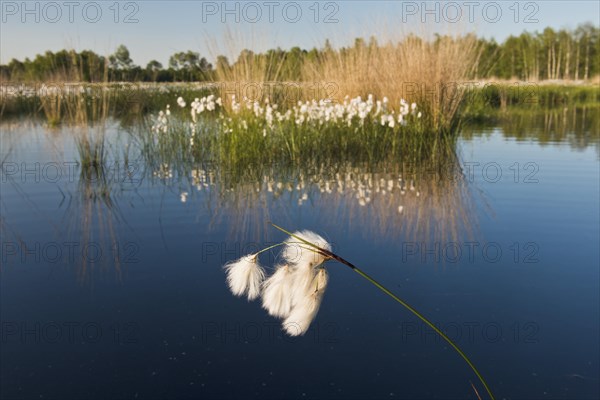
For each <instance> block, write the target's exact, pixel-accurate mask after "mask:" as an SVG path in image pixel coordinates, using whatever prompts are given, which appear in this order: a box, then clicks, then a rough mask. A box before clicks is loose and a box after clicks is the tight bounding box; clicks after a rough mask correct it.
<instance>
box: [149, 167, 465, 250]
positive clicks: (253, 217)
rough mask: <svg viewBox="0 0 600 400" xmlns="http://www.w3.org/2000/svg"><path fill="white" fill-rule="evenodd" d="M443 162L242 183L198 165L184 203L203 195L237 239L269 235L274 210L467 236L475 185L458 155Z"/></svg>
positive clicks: (267, 176) (384, 229) (277, 171)
mask: <svg viewBox="0 0 600 400" xmlns="http://www.w3.org/2000/svg"><path fill="white" fill-rule="evenodd" d="M442 164H443V165H415V164H408V163H403V162H401V161H397V162H393V161H387V162H385V163H380V164H376V165H369V164H355V163H350V162H345V163H342V164H339V165H326V166H320V167H317V168H309V169H307V170H303V169H300V168H287V169H286V168H280V167H266V168H264V170H263V171H262V174H260V175H259V176H258V177H254V178H253V179H250V178H248V179H245V180H241V179H239V177H238V176H231V175H230V174H229V173H228V172H224V171H222V170H220V169H219V168H205V167H198V168H192V169H191V170H190V171H183V174H184V179H186V180H187V185H186V186H185V187H184V188H183V189H182V190H181V192H180V201H181V202H182V203H188V202H191V201H194V200H195V199H201V201H202V202H204V204H205V206H206V207H207V208H209V209H210V210H211V212H212V217H211V223H212V224H219V225H222V224H225V226H230V227H234V229H232V230H231V231H230V237H231V239H232V240H244V239H245V238H246V239H247V238H253V239H258V238H260V239H261V240H265V239H266V238H267V237H268V232H269V231H270V230H272V228H271V227H270V224H269V221H270V220H271V217H272V214H273V213H276V215H278V216H279V217H281V216H282V215H283V216H285V215H289V214H292V215H293V214H295V212H294V210H297V212H301V210H302V209H309V210H310V212H311V213H317V214H318V215H319V216H320V218H321V219H322V220H323V221H324V222H327V223H331V224H334V223H337V224H338V225H339V226H344V225H345V226H346V228H348V229H357V228H359V227H360V230H359V231H360V234H362V235H365V236H369V237H371V238H376V239H383V238H388V239H393V240H397V239H402V240H405V241H424V240H425V241H428V240H438V241H439V240H456V239H457V238H459V237H461V238H463V239H464V238H465V237H470V235H471V234H472V233H473V226H474V225H475V221H474V213H473V212H471V210H470V207H471V198H470V197H471V192H470V189H469V187H468V185H467V183H466V181H465V178H464V175H463V173H462V171H461V169H460V164H459V162H458V159H457V158H456V156H455V157H454V158H451V159H446V160H444V161H443V163H442ZM173 173H174V171H172V170H170V169H169V168H168V166H166V165H161V166H160V168H159V169H158V170H157V171H154V174H153V176H155V177H157V176H160V177H162V179H160V182H162V183H163V184H165V185H167V186H171V185H173V181H174V180H177V179H179V178H178V176H179V175H175V176H174V175H173ZM178 173H182V171H179V172H178ZM286 211H288V213H286ZM290 219H291V218H290ZM279 222H280V223H292V221H291V220H289V221H279Z"/></svg>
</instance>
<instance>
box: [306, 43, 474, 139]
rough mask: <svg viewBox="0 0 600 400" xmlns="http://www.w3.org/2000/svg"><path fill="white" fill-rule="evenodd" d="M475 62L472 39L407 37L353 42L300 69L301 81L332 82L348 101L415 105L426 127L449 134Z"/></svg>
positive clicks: (326, 53) (457, 116)
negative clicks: (378, 100)
mask: <svg viewBox="0 0 600 400" xmlns="http://www.w3.org/2000/svg"><path fill="white" fill-rule="evenodd" d="M478 60H479V47H478V44H477V40H476V38H475V37H474V36H470V35H467V36H456V37H451V36H444V37H440V38H438V39H437V40H435V41H427V40H424V39H421V38H419V37H415V36H409V37H407V38H405V39H403V40H401V41H398V42H391V41H390V42H388V43H386V44H384V45H377V44H376V43H375V42H371V43H369V44H366V43H364V42H362V41H358V42H357V43H356V45H355V46H354V47H353V48H350V49H343V50H342V51H337V50H331V51H328V52H325V53H324V57H323V58H322V59H321V61H320V62H319V63H318V64H316V65H314V64H313V65H311V64H309V65H306V66H305V69H304V76H305V79H307V80H322V81H326V82H335V84H336V85H337V87H338V93H340V94H342V95H350V96H366V95H368V94H369V93H372V94H374V95H375V96H388V97H389V98H390V100H391V102H392V104H398V102H399V101H400V99H401V98H404V99H407V100H408V101H411V102H416V103H417V104H418V105H419V107H420V108H421V109H422V110H423V113H424V115H425V117H426V121H427V126H428V128H429V129H431V130H434V131H436V132H437V131H439V130H444V129H450V128H452V127H454V126H455V125H456V124H457V122H458V119H459V115H458V112H459V109H460V106H461V103H462V101H463V99H464V98H465V93H466V85H465V83H466V82H467V81H468V79H470V78H471V77H472V74H473V72H474V71H475V69H476V67H477V64H478Z"/></svg>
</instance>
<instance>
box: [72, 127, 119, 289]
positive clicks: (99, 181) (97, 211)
mask: <svg viewBox="0 0 600 400" xmlns="http://www.w3.org/2000/svg"><path fill="white" fill-rule="evenodd" d="M105 129H106V127H105V126H101V127H98V128H96V129H94V128H91V127H83V128H80V129H75V130H73V132H72V133H73V137H74V140H75V142H76V145H77V150H78V152H79V161H80V173H79V179H78V182H77V187H78V189H77V193H78V199H76V201H75V202H69V205H70V206H69V207H70V209H69V210H68V211H67V212H68V215H69V217H71V218H72V220H71V223H70V225H69V228H70V230H71V234H72V235H74V236H75V237H78V238H79V239H80V245H81V246H92V247H94V250H95V249H100V251H101V252H102V258H101V259H100V260H99V261H94V260H90V259H88V258H86V257H85V252H84V253H83V258H82V259H81V262H80V263H79V264H78V265H77V276H78V280H79V281H80V282H81V283H82V284H83V283H91V282H92V281H93V276H94V273H95V271H94V269H95V268H98V267H100V268H101V269H106V268H109V269H114V272H115V275H116V278H117V279H118V280H120V279H121V277H122V271H121V259H120V254H121V251H122V249H120V248H119V242H118V236H117V229H116V226H115V224H116V223H117V222H118V221H119V220H120V218H121V217H120V213H119V209H118V205H117V203H116V202H115V201H114V187H115V185H116V184H118V182H120V176H119V175H118V174H119V172H120V171H119V169H118V168H117V171H116V173H117V175H116V176H115V175H113V174H114V173H115V171H113V170H111V165H110V163H111V162H115V163H116V161H115V158H114V157H111V155H110V154H109V153H108V150H107V146H106V140H107V138H106V132H105Z"/></svg>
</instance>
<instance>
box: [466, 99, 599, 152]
mask: <svg viewBox="0 0 600 400" xmlns="http://www.w3.org/2000/svg"><path fill="white" fill-rule="evenodd" d="M497 125H498V126H499V127H501V128H502V132H503V134H504V136H505V137H508V138H515V139H517V140H535V141H536V142H538V143H540V144H542V145H544V144H548V143H554V142H566V143H569V145H570V146H571V147H572V148H573V149H576V150H582V149H585V148H587V147H588V146H595V147H596V148H597V149H598V145H599V141H598V138H599V137H600V111H599V109H598V107H597V106H578V107H564V108H558V109H544V110H535V111H534V110H518V109H514V110H512V109H511V110H510V111H508V112H507V113H498V116H497ZM480 132H481V126H478V125H470V126H467V127H465V128H464V129H463V135H464V136H465V137H467V138H468V137H471V136H477V135H479V134H481V133H480Z"/></svg>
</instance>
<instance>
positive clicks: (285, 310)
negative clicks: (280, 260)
mask: <svg viewBox="0 0 600 400" xmlns="http://www.w3.org/2000/svg"><path fill="white" fill-rule="evenodd" d="M292 272H293V271H292V269H291V268H290V266H289V265H287V264H286V265H280V266H279V267H277V270H276V271H275V273H274V274H273V275H271V276H270V277H269V278H268V279H267V280H266V281H264V283H263V293H262V300H263V308H264V309H265V310H267V312H268V313H269V314H270V315H272V316H274V317H279V318H286V317H287V316H288V315H289V314H290V312H291V310H292V289H293V282H294V275H293V273H292Z"/></svg>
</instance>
